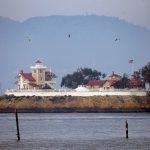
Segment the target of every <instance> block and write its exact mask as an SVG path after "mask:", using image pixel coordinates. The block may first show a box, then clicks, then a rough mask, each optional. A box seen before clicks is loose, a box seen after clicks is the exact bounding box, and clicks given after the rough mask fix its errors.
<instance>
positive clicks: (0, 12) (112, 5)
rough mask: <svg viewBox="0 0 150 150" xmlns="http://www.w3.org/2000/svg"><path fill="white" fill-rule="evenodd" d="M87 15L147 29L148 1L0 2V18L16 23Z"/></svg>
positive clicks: (149, 2)
mask: <svg viewBox="0 0 150 150" xmlns="http://www.w3.org/2000/svg"><path fill="white" fill-rule="evenodd" d="M87 14H89V15H91V14H94V15H105V16H115V17H119V18H121V19H124V20H126V21H128V22H130V23H133V24H136V25H140V26H143V27H146V28H148V29H150V0H0V16H4V17H9V18H11V19H14V20H19V21H24V20H26V19H28V18H31V17H35V16H50V15H87Z"/></svg>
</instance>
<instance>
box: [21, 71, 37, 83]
mask: <svg viewBox="0 0 150 150" xmlns="http://www.w3.org/2000/svg"><path fill="white" fill-rule="evenodd" d="M20 74H21V75H22V76H23V77H24V78H25V79H27V80H29V81H35V79H34V78H33V77H32V73H23V72H21V73H20Z"/></svg>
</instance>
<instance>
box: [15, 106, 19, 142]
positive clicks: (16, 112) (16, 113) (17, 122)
mask: <svg viewBox="0 0 150 150" xmlns="http://www.w3.org/2000/svg"><path fill="white" fill-rule="evenodd" d="M15 115H16V127H17V138H18V141H20V132H19V121H18V111H17V109H15Z"/></svg>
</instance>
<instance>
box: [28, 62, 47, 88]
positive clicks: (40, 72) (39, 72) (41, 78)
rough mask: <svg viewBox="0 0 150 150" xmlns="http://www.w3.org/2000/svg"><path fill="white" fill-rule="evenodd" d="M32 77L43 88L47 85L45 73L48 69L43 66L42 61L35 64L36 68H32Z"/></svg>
mask: <svg viewBox="0 0 150 150" xmlns="http://www.w3.org/2000/svg"><path fill="white" fill-rule="evenodd" d="M30 68H31V71H32V77H33V78H34V79H35V80H36V84H37V85H39V86H40V87H41V88H42V87H44V85H45V72H46V69H47V67H46V66H43V65H42V62H41V61H40V60H37V61H36V62H35V66H31V67H30Z"/></svg>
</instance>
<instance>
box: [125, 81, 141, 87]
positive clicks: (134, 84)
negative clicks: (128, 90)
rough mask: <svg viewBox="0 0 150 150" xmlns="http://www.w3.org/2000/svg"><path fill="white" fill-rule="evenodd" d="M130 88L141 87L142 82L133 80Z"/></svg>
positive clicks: (130, 82)
mask: <svg viewBox="0 0 150 150" xmlns="http://www.w3.org/2000/svg"><path fill="white" fill-rule="evenodd" d="M127 84H128V85H129V86H141V85H142V82H141V81H140V80H136V79H132V80H129V81H128V83H127Z"/></svg>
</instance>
